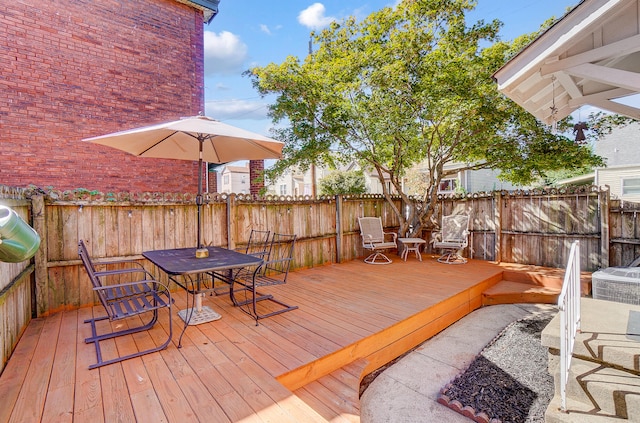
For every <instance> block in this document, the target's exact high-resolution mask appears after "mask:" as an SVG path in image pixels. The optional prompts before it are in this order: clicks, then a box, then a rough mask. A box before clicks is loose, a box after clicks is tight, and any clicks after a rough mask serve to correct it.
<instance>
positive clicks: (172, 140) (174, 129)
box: [83, 116, 284, 251]
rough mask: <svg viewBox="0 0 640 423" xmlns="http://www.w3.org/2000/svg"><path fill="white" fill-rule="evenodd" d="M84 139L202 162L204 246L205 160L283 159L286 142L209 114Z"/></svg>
mask: <svg viewBox="0 0 640 423" xmlns="http://www.w3.org/2000/svg"><path fill="white" fill-rule="evenodd" d="M83 141H87V142H92V143H96V144H102V145H106V146H109V147H113V148H117V149H118V150H123V151H126V152H127V153H130V154H133V155H134V156H139V157H155V158H159V159H180V160H192V161H196V160H197V161H198V194H197V196H196V205H197V206H198V228H197V231H198V235H197V249H198V251H202V250H203V248H202V247H203V246H202V237H201V231H202V218H201V208H202V202H203V201H202V163H203V161H205V162H210V163H218V164H221V163H228V162H233V161H237V160H262V159H279V158H280V157H281V154H282V147H283V146H284V143H282V142H280V141H276V140H274V139H271V138H268V137H265V136H263V135H260V134H256V133H253V132H249V131H246V130H244V129H240V128H237V127H234V126H231V125H227V124H225V123H222V122H220V121H217V120H215V119H212V118H210V117H206V116H193V117H187V118H182V119H180V120H176V121H172V122H166V123H159V124H157V125H151V126H144V127H140V128H136V129H130V130H128V131H121V132H115V133H112V134H107V135H102V136H99V137H93V138H86V139H84V140H83Z"/></svg>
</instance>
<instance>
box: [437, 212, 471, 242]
mask: <svg viewBox="0 0 640 423" xmlns="http://www.w3.org/2000/svg"><path fill="white" fill-rule="evenodd" d="M468 232H469V216H468V215H465V214H456V215H449V216H443V217H442V241H444V242H466V240H467V234H468Z"/></svg>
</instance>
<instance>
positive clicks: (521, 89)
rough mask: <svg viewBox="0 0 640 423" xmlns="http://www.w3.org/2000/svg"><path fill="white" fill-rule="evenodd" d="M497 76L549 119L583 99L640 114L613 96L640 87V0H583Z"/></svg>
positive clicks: (515, 97)
mask: <svg viewBox="0 0 640 423" xmlns="http://www.w3.org/2000/svg"><path fill="white" fill-rule="evenodd" d="M493 76H494V79H495V80H496V82H497V83H498V90H500V91H501V92H502V93H504V94H505V95H506V96H508V97H509V98H511V99H512V100H514V101H515V102H516V103H518V104H519V105H520V106H522V107H523V108H525V109H526V110H527V111H528V112H530V113H531V114H533V115H534V116H536V117H537V118H538V119H540V120H541V121H543V122H545V123H547V124H551V123H552V122H553V121H554V120H560V119H562V118H564V117H566V116H568V115H569V114H571V113H572V112H573V111H575V110H576V109H578V108H580V107H581V106H584V105H591V106H594V107H597V108H600V109H604V110H608V111H611V112H613V113H619V114H622V115H626V116H630V117H632V118H635V119H640V108H638V107H634V106H633V104H634V103H635V104H636V105H640V102H627V104H622V103H621V102H618V101H614V100H616V99H619V98H621V97H626V96H630V95H635V94H638V93H640V0H583V1H581V2H580V3H579V4H578V5H577V6H575V7H574V8H573V9H572V10H571V11H570V12H569V13H567V14H566V15H565V16H564V17H562V18H561V19H560V20H558V21H557V22H556V23H555V24H554V25H553V26H551V27H550V28H549V29H548V30H547V31H545V32H544V33H543V34H541V35H540V36H539V37H538V38H536V39H535V40H534V41H532V42H531V43H530V44H529V45H528V46H527V47H525V48H524V49H523V50H522V51H521V52H520V53H519V54H518V55H516V56H515V57H513V58H512V59H511V60H510V61H508V62H507V63H506V64H505V65H504V66H503V67H502V68H500V69H499V70H498V71H497V72H496V73H495V74H494V75H493ZM553 109H555V110H556V113H555V114H552V110H553Z"/></svg>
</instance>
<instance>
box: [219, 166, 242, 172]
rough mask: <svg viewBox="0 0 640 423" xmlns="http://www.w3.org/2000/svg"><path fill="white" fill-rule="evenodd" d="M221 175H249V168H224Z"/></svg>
mask: <svg viewBox="0 0 640 423" xmlns="http://www.w3.org/2000/svg"><path fill="white" fill-rule="evenodd" d="M222 173H249V166H225V167H224V170H223V171H222Z"/></svg>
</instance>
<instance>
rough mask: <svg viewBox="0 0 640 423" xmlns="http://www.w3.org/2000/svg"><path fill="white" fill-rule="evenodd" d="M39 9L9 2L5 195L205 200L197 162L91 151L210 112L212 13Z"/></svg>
mask: <svg viewBox="0 0 640 423" xmlns="http://www.w3.org/2000/svg"><path fill="white" fill-rule="evenodd" d="M29 3H32V5H27V4H25V3H24V2H16V1H13V0H0V66H1V70H0V72H2V77H1V78H0V93H1V96H2V99H3V101H2V102H1V103H0V156H1V157H2V166H0V184H2V185H8V186H14V187H26V186H29V185H31V184H33V185H36V186H40V187H49V186H51V187H53V188H54V189H60V190H65V189H75V188H86V189H89V190H99V191H104V192H109V191H130V192H144V191H163V192H195V189H196V186H197V184H196V183H195V181H196V180H197V162H189V161H181V160H160V159H148V158H146V159H145V158H138V157H134V156H131V155H129V154H126V153H124V152H120V151H118V150H115V149H111V148H108V147H104V146H100V145H95V144H91V143H86V142H82V141H81V140H82V139H83V138H86V137H91V136H97V135H102V134H106V133H110V132H115V131H120V130H124V129H130V128H134V127H138V126H142V125H147V124H152V123H157V122H161V121H168V120H174V119H177V118H179V117H181V116H191V115H197V114H198V113H199V112H201V111H203V110H204V92H203V89H204V88H203V84H204V83H203V81H204V69H203V67H204V59H203V54H204V53H203V31H204V19H205V13H203V8H202V7H199V6H198V5H197V4H195V2H194V3H192V2H188V1H183V0H140V1H135V2H113V1H108V0H52V1H38V2H29ZM197 3H198V4H202V3H203V2H202V1H198V2H197ZM211 3H215V4H216V5H217V1H214V2H211ZM207 11H208V12H209V15H210V16H211V13H210V12H211V11H210V10H207V9H205V10H204V12H207ZM216 11H217V10H216Z"/></svg>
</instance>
